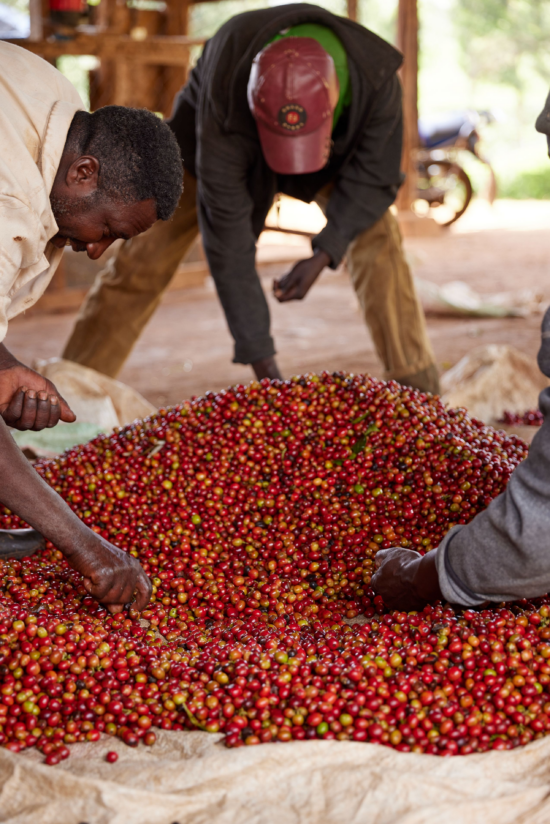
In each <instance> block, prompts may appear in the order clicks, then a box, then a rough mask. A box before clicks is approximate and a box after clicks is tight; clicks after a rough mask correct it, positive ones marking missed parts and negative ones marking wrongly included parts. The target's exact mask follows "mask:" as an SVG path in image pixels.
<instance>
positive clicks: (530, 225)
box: [6, 201, 550, 406]
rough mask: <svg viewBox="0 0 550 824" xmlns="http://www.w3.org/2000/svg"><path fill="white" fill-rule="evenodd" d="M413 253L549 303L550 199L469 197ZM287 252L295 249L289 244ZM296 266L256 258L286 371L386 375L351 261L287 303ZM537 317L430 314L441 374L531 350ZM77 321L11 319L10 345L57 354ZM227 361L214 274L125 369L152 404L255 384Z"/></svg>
mask: <svg viewBox="0 0 550 824" xmlns="http://www.w3.org/2000/svg"><path fill="white" fill-rule="evenodd" d="M279 237H280V236H279ZM289 242H290V240H289ZM294 242H295V243H296V244H297V245H296V247H295V248H296V259H299V258H300V257H304V256H307V246H306V245H305V243H304V242H300V240H296V239H295V240H294ZM266 244H267V245H269V243H268V241H265V240H264V241H263V246H264V247H266ZM269 251H270V250H269V249H266V248H264V251H263V259H264V260H265V259H269V258H270V256H271V257H272V255H270V254H269ZM406 251H407V255H408V257H409V259H410V262H411V265H412V266H413V270H414V273H415V275H416V276H417V277H419V278H422V279H424V280H428V281H432V282H434V283H437V284H443V283H447V282H449V281H454V280H461V281H464V282H465V283H467V284H469V285H470V286H471V287H472V288H474V289H476V290H477V291H478V292H482V293H491V292H497V291H506V292H512V291H518V290H523V289H533V290H535V291H536V292H537V293H539V294H540V295H541V296H542V298H543V301H542V305H543V306H546V305H547V304H548V303H550V201H521V202H520V201H497V203H496V204H495V206H493V207H492V208H491V207H489V206H488V205H487V204H486V203H484V202H483V201H478V202H474V204H473V205H472V207H471V208H470V210H469V211H468V212H467V213H466V214H465V215H464V217H463V218H462V220H461V221H459V223H458V224H457V225H456V226H454V227H452V228H451V229H450V230H446V231H443V232H442V234H441V235H440V236H438V237H431V238H409V239H407V240H406ZM286 256H287V257H292V253H290V255H289V254H288V249H287V250H286ZM289 266H290V264H289V263H284V264H281V263H264V264H263V265H262V267H261V277H262V282H263V285H264V288H265V291H266V295H267V298H268V302H269V306H270V310H271V313H272V331H273V335H274V337H275V341H276V345H277V351H278V361H279V364H280V367H281V369H282V372H283V374H284V375H285V376H287V377H288V376H291V375H295V374H299V373H303V372H308V371H322V370H324V369H326V370H330V371H332V370H347V371H350V372H369V373H371V374H372V375H374V376H377V377H380V376H381V373H382V370H381V366H380V364H379V362H378V359H377V357H376V353H375V351H374V348H373V345H372V342H371V340H370V336H369V334H368V331H367V330H366V328H365V325H364V323H363V320H362V317H361V314H360V311H359V308H358V305H357V301H356V298H355V294H354V292H353V289H352V287H351V284H350V281H349V277H348V275H347V273H346V271H345V269H342V271H339V272H336V273H335V272H331V271H329V270H327V271H325V272H324V273H323V274H322V276H321V278H320V279H319V281H318V283H317V284H316V285H315V286H314V288H313V289H312V290H311V292H310V294H309V295H308V296H307V298H306V300H304V301H303V302H301V303H296V304H290V305H289V304H287V305H282V306H281V305H279V304H278V303H277V302H276V301H275V300H274V299H273V297H272V296H271V294H270V288H271V281H272V279H273V277H278V276H280V275H281V274H284V273H285V272H286V271H287V270H288V268H289ZM540 319H541V315H540V314H533V315H530V316H529V317H527V318H505V319H494V318H483V319H474V318H462V317H449V316H444V315H441V314H429V315H428V318H427V320H428V329H429V333H430V337H431V340H432V343H433V346H434V350H435V353H436V360H437V364H438V366H439V368H440V370H441V371H444V370H445V369H448V368H449V367H450V366H452V365H453V364H454V363H456V362H457V361H458V360H459V359H460V358H461V357H463V355H465V354H466V353H467V352H469V351H470V350H471V349H473V348H474V347H476V346H479V345H484V344H488V343H509V344H512V345H513V346H515V347H517V348H518V349H520V350H522V351H523V352H525V353H526V354H528V355H529V356H532V357H534V356H535V355H536V352H537V349H538V345H539V328H540ZM73 320H74V314H72V313H71V314H50V315H33V316H29V317H24V316H23V317H19V318H16V319H15V320H13V321H12V322H11V323H10V329H9V333H8V337H7V340H6V344H7V346H8V348H9V349H10V350H11V351H12V352H13V353H14V354H15V355H16V356H17V357H19V358H20V359H21V360H22V361H23V362H26V363H32V361H33V360H34V359H35V358H37V357H39V358H49V357H55V356H58V355H60V353H61V350H62V347H63V344H64V342H65V340H66V339H67V337H68V335H69V332H70V330H71V327H72V323H73ZM231 358H232V340H231V337H230V335H229V332H228V331H227V327H226V324H225V319H224V317H223V314H222V311H221V308H220V306H219V303H218V301H217V298H216V295H215V292H214V288H213V285H212V282H211V280H210V279H209V280H208V282H207V283H206V284H205V286H203V287H200V288H192V289H185V290H179V291H171V292H170V293H169V294H167V295H166V296H165V298H164V299H163V302H162V304H161V306H160V308H159V309H158V311H157V313H156V314H155V316H154V317H153V319H152V320H151V322H150V324H149V325H148V327H147V328H146V330H145V331H144V333H143V335H142V337H141V339H140V340H139V342H138V344H137V345H136V347H135V349H134V351H133V352H132V354H131V356H130V358H129V359H128V361H127V363H126V364H125V366H124V368H123V370H122V372H121V373H120V375H119V378H120V379H121V380H122V381H124V382H125V383H127V384H129V385H131V386H133V387H135V388H136V389H137V390H138V391H140V392H141V393H142V394H143V395H144V396H145V397H146V398H148V399H149V400H150V401H151V402H152V403H154V404H155V405H157V406H160V405H166V404H174V403H178V402H179V401H181V400H182V399H184V398H188V397H190V396H192V395H200V394H202V393H203V392H205V391H206V390H209V389H210V390H219V389H221V388H223V387H225V386H228V385H229V384H232V383H242V382H248V380H250V378H251V372H250V369H249V368H248V367H246V366H241V365H238V364H233V363H231Z"/></svg>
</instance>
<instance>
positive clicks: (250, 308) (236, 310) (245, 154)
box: [197, 118, 275, 363]
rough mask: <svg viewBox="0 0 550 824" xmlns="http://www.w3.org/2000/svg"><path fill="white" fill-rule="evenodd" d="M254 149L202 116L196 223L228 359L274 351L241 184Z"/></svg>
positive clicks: (245, 359)
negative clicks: (226, 333) (229, 349)
mask: <svg viewBox="0 0 550 824" xmlns="http://www.w3.org/2000/svg"><path fill="white" fill-rule="evenodd" d="M255 151H256V147H255V146H254V145H253V143H252V142H251V141H248V140H247V139H246V137H244V136H242V135H221V134H220V131H219V126H218V124H217V123H216V122H215V120H214V119H213V118H209V119H208V121H207V122H205V120H204V118H203V119H202V129H201V134H200V135H199V136H198V140H197V184H198V199H197V200H198V211H199V227H200V230H201V234H202V240H203V245H204V251H205V254H206V257H207V260H208V264H209V266H210V271H211V273H212V277H213V278H214V282H215V284H216V289H217V292H218V296H219V299H220V301H221V304H222V306H223V309H224V312H225V316H226V319H227V323H228V326H229V330H230V332H231V334H232V336H233V339H234V341H235V356H234V363H255V362H256V361H259V360H262V359H263V358H267V357H271V356H272V355H274V354H275V347H274V343H273V339H272V337H271V334H270V317H269V308H268V305H267V301H266V298H265V295H264V292H263V289H262V286H261V283H260V279H259V277H258V274H257V272H256V265H255V258H256V236H255V234H254V230H253V220H252V218H253V211H254V203H253V201H252V198H251V196H250V193H249V191H248V186H247V175H248V170H249V168H250V166H251V165H252V163H253V162H254V152H255Z"/></svg>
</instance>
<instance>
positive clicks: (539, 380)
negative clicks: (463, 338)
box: [441, 344, 548, 426]
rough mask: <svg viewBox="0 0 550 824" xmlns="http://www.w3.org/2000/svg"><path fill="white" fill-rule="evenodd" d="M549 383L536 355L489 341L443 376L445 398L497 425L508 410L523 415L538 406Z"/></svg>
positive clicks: (453, 404)
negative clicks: (539, 397) (530, 355)
mask: <svg viewBox="0 0 550 824" xmlns="http://www.w3.org/2000/svg"><path fill="white" fill-rule="evenodd" d="M547 386H548V378H546V377H545V376H544V375H543V374H542V373H541V372H540V370H539V368H538V365H537V362H536V360H535V358H529V357H527V355H524V354H523V352H520V351H518V350H517V349H514V347H513V346H504V345H498V344H490V345H489V346H480V347H478V348H476V349H473V350H472V351H471V352H470V353H469V354H468V355H466V356H465V357H464V358H462V360H460V361H459V362H458V363H457V364H455V366H453V367H452V369H449V371H448V372H445V374H444V375H442V377H441V390H442V392H443V400H444V401H445V402H446V403H447V404H448V405H449V406H451V407H458V406H463V407H466V409H467V410H468V412H469V413H470V415H472V417H474V418H479V419H480V420H482V421H484V422H485V423H488V424H491V425H493V426H494V425H497V426H498V424H497V422H498V421H499V420H500V419H501V418H502V416H503V414H504V412H505V411H508V412H516V413H517V414H523V413H524V412H526V411H527V410H528V409H536V408H537V407H538V396H539V393H540V392H541V391H542V390H543V389H545V388H546V387H547Z"/></svg>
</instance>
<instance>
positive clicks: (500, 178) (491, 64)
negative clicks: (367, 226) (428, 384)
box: [0, 0, 550, 406]
mask: <svg viewBox="0 0 550 824" xmlns="http://www.w3.org/2000/svg"><path fill="white" fill-rule="evenodd" d="M317 2H318V4H319V5H321V6H324V7H325V8H327V9H329V10H330V11H332V12H335V13H336V14H341V15H348V16H350V17H352V18H354V19H357V20H358V21H359V22H361V23H363V24H364V25H365V26H367V27H368V28H370V29H371V30H373V31H374V32H376V33H377V34H379V35H381V36H382V37H384V38H385V39H387V40H388V41H390V42H392V43H394V44H396V45H398V46H399V47H400V48H401V49H402V50H404V52H405V64H404V70H403V74H402V80H403V85H404V91H405V94H404V109H405V120H406V123H407V124H408V126H407V129H406V133H407V134H406V138H407V139H406V141H405V142H406V145H405V150H404V154H403V165H404V168H405V169H406V171H407V173H408V177H407V181H408V182H407V183H406V184H405V186H404V187H403V188H402V190H401V193H400V195H399V200H398V203H397V207H398V209H397V210H396V213H397V214H398V219H399V221H400V225H401V228H402V232H403V234H404V236H405V250H406V254H407V256H408V259H409V262H410V264H411V266H412V269H413V272H414V275H415V278H416V283H417V288H418V290H419V292H420V294H421V298H422V302H423V304H424V308H425V311H426V316H427V322H428V330H429V334H430V337H431V340H432V343H433V346H434V350H435V354H436V359H437V364H438V367H439V369H440V372H441V373H443V372H445V371H446V370H448V369H449V368H450V367H451V366H453V365H454V364H456V363H457V361H459V360H460V359H461V358H462V357H463V356H466V355H468V354H469V353H470V352H472V351H473V350H474V349H476V347H477V348H479V347H480V346H488V345H493V344H497V345H509V344H512V345H513V346H514V347H515V348H516V349H518V350H520V351H521V352H523V353H524V354H525V355H526V356H527V357H528V358H530V359H531V361H533V362H534V358H535V355H536V351H537V349H538V346H539V342H540V332H539V329H540V312H541V310H542V308H543V307H544V306H546V305H547V304H548V303H549V302H550V278H549V274H550V232H549V230H550V161H549V159H548V154H547V145H546V140H545V137H544V136H543V135H540V134H538V133H537V132H536V131H535V128H534V123H535V120H536V117H537V115H538V113H539V112H540V110H541V108H542V105H543V103H544V100H545V98H546V96H547V94H548V89H549V88H550V56H549V53H548V48H547V44H548V41H549V39H550V0H418V2H417V0H317ZM274 4H275V2H274V0H204V1H203V2H195V3H192V2H189V0H90V2H88V3H86V2H84V0H2V2H0V38H4V39H10V40H11V41H12V42H14V43H18V42H19V43H20V44H22V45H24V46H25V48H28V49H30V50H31V51H34V52H35V53H37V54H39V55H40V56H41V57H43V58H44V59H46V60H48V61H50V62H52V63H53V64H54V65H56V66H57V67H58V68H59V69H60V71H62V72H63V73H64V74H65V75H66V76H67V77H68V78H69V79H70V80H71V82H72V83H73V84H74V85H75V86H76V87H77V89H78V91H79V92H80V94H81V96H82V98H83V100H84V101H85V103H86V105H89V106H90V107H91V109H95V108H98V107H99V106H103V105H107V104H112V103H117V104H121V105H131V106H139V107H147V108H149V109H151V110H152V111H155V112H157V113H158V114H159V116H164V117H166V116H169V114H170V112H171V109H172V102H173V99H174V96H175V95H176V94H177V92H178V90H179V89H180V88H181V86H182V85H183V84H184V83H185V80H186V77H187V74H188V71H189V68H190V67H192V66H193V64H194V63H195V62H196V60H197V59H198V56H199V55H200V52H201V49H202V45H203V44H204V42H205V40H206V39H207V38H208V37H210V36H212V35H213V34H214V33H215V32H216V30H217V29H218V28H219V27H220V26H221V25H222V24H223V23H225V22H226V21H227V20H228V19H229V18H230V17H232V16H234V15H235V14H238V13H240V12H243V11H247V10H252V9H255V8H264V7H267V6H269V5H274ZM398 32H399V34H398ZM417 64H418V65H417ZM417 68H418V72H417ZM417 107H418V118H419V120H418V122H419V129H418V131H419V135H417V134H416V132H415V130H414V129H413V128H412V127H411V124H412V123H414V124H416V112H417ZM484 160H488V161H490V163H489V164H487V163H486V162H480V161H484ZM495 181H496V188H495V185H494V184H495ZM495 196H496V197H495ZM392 208H393V207H392ZM323 223H324V217H323V215H322V214H321V212H320V210H319V209H318V207H316V206H315V205H306V204H303V203H300V202H298V201H292V200H290V199H288V198H286V199H282V201H280V202H279V203H277V204H276V205H275V206H274V208H273V209H272V212H271V213H270V215H269V218H268V221H267V227H266V231H264V232H263V233H262V235H261V237H260V240H259V244H258V253H257V266H258V272H259V275H260V278H261V281H262V284H263V286H264V290H265V293H266V298H267V300H268V303H269V307H270V311H271V316H272V329H273V334H274V337H275V339H276V343H277V350H278V358H279V363H280V365H281V368H282V371H283V374H284V375H285V376H289V375H292V374H300V373H304V372H306V371H322V370H324V369H328V370H334V369H341V370H347V371H352V372H369V373H370V374H372V375H374V376H380V375H381V367H380V363H379V361H378V358H377V356H376V352H375V351H374V347H373V344H372V341H371V340H370V337H369V334H368V332H367V330H366V329H365V325H364V322H363V319H362V317H361V314H360V311H359V308H358V305H357V300H356V298H355V294H354V292H353V289H352V286H351V283H350V281H349V276H348V273H347V270H346V266H345V262H344V263H343V264H342V266H341V267H339V269H338V270H337V271H335V272H334V271H331V270H326V271H325V272H324V273H323V276H322V277H321V278H320V279H319V282H318V283H317V284H316V285H315V287H314V288H313V289H312V290H311V293H310V294H309V295H308V297H307V299H306V300H305V301H303V302H298V303H293V304H286V305H280V304H278V303H277V302H276V301H275V299H274V298H273V295H272V281H273V278H278V277H280V276H281V275H283V274H285V272H287V271H288V270H289V268H290V267H291V266H292V264H293V263H294V262H296V261H297V260H300V259H302V258H304V257H308V256H309V255H310V254H311V246H310V242H309V237H310V236H311V235H313V234H315V233H316V232H317V231H319V230H320V228H321V227H322V226H323ZM446 224H450V225H446ZM281 229H282V230H284V231H282V232H281V231H280V230H281ZM113 251H116V249H113ZM105 257H106V256H104V258H105ZM104 258H102V260H101V261H99V262H95V263H94V262H92V261H89V259H88V258H87V257H86V256H85V255H83V254H75V253H72V252H71V250H70V249H67V250H66V254H65V255H64V259H63V265H62V266H60V268H59V270H58V271H57V272H56V275H55V277H54V279H53V281H52V283H51V285H50V286H49V288H48V290H47V291H46V293H45V295H44V296H43V297H42V299H41V301H40V302H39V304H38V305H37V306H36V307H33V308H32V310H30V311H29V312H27V313H26V315H24V316H21V317H19V318H17V319H15V321H14V322H12V323H11V324H10V331H9V336H8V346H9V348H10V349H11V350H12V351H13V352H14V353H15V354H16V355H17V356H18V357H20V358H21V359H22V360H23V361H24V362H27V363H31V362H32V361H33V360H35V359H36V358H52V357H56V356H59V355H60V354H61V352H62V350H63V345H64V343H65V341H66V339H67V337H68V336H69V334H70V331H71V328H72V325H73V323H74V319H75V316H76V312H77V311H78V308H79V306H80V304H81V302H82V300H83V298H84V296H85V294H86V291H87V290H88V289H89V287H90V285H91V283H92V282H93V280H94V278H95V276H96V275H97V273H98V271H99V269H100V268H101V266H102V265H104V263H105V260H104ZM231 357H232V341H231V339H230V336H229V333H228V331H227V328H226V325H225V320H224V318H223V314H222V312H221V308H220V306H219V303H218V301H217V298H216V294H215V290H214V286H213V283H212V279H211V278H210V276H209V272H208V267H207V264H206V261H205V259H204V254H203V252H202V248H201V244H200V240H199V241H198V242H197V243H196V244H195V246H194V248H193V249H192V250H191V252H190V253H189V254H188V255H187V257H186V259H185V260H183V261H182V263H181V265H180V267H179V269H178V271H177V273H176V275H175V277H174V279H173V281H172V283H171V284H170V286H169V289H168V291H167V293H166V295H165V296H164V298H163V300H162V302H161V305H160V307H159V309H158V310H157V312H156V313H155V315H154V317H153V318H152V320H151V321H150V323H149V325H148V326H147V328H146V329H145V331H144V333H143V335H142V336H141V338H140V340H139V342H138V343H137V345H136V347H135V349H134V351H133V352H132V354H131V356H130V357H129V359H128V361H127V363H126V364H125V366H124V368H123V370H122V372H121V374H120V379H121V380H122V381H124V382H125V383H127V384H128V385H130V386H132V387H134V388H135V389H138V390H139V391H140V392H141V393H142V394H143V395H144V396H145V397H146V398H147V399H148V400H149V401H150V402H151V403H153V404H154V405H155V406H159V405H163V404H168V403H170V404H171V403H178V402H179V401H181V400H182V399H183V398H185V397H189V396H190V395H193V394H200V393H202V392H204V391H206V390H207V389H212V390H218V389H221V388H223V387H224V386H227V385H228V384H230V383H232V382H245V381H248V380H250V379H251V377H252V373H251V370H250V368H249V367H246V366H242V365H239V364H233V363H231Z"/></svg>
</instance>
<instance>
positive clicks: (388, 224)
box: [63, 175, 437, 391]
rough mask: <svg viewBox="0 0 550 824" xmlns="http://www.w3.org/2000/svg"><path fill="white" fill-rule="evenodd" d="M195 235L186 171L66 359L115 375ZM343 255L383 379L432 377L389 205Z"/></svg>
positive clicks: (80, 328)
mask: <svg viewBox="0 0 550 824" xmlns="http://www.w3.org/2000/svg"><path fill="white" fill-rule="evenodd" d="M319 202H320V205H321V206H322V205H324V204H323V203H322V199H321V198H319ZM198 232H199V228H198V222H197V209H196V181H195V180H194V179H193V178H192V177H190V176H189V175H186V182H185V191H184V193H183V195H182V198H181V201H180V204H179V207H178V209H177V210H176V213H175V215H174V217H173V218H172V220H170V221H158V222H157V223H155V224H154V226H152V227H151V229H149V231H147V232H145V233H144V234H142V235H138V237H135V238H132V239H131V240H128V241H125V243H124V244H123V245H122V246H121V248H120V250H119V252H118V254H117V255H116V256H113V257H112V258H111V259H110V260H109V261H108V263H107V265H106V266H105V268H104V269H103V270H102V271H101V272H100V274H99V275H98V277H97V279H96V281H95V283H94V285H93V286H92V288H91V289H90V292H89V293H88V295H87V297H86V299H85V301H84V303H83V305H82V307H81V309H80V312H79V315H78V317H77V320H76V323H75V326H74V329H73V331H72V334H71V337H70V339H69V341H68V342H67V345H66V346H65V351H64V352H63V357H64V358H66V359H67V360H72V361H75V362H76V363H81V364H83V365H84V366H89V367H91V368H92V369H96V370H97V371H98V372H103V373H104V374H106V375H110V376H112V377H115V376H116V375H117V374H118V372H119V371H120V369H121V368H122V365H123V364H124V361H125V360H126V358H127V357H128V355H129V354H130V352H131V350H132V347H133V346H134V344H135V342H136V340H137V339H138V337H139V335H140V334H141V331H142V330H143V328H144V326H145V325H146V324H147V322H148V321H149V319H150V318H151V316H152V314H153V312H154V311H155V309H156V308H157V306H158V304H159V301H160V299H161V297H162V294H163V292H164V290H165V289H166V288H167V286H168V284H169V283H170V280H171V279H172V277H173V275H174V273H175V271H176V269H177V267H178V265H179V263H180V261H181V259H182V258H183V257H184V255H185V254H186V252H187V251H188V249H189V247H190V246H191V244H192V243H193V241H194V240H195V238H196V236H197V234H198ZM347 260H348V268H349V271H350V274H351V279H352V282H353V285H354V288H355V291H356V293H357V297H358V299H359V303H360V305H361V308H362V310H363V314H364V317H365V322H366V324H367V326H368V328H369V330H370V333H371V335H372V338H373V341H374V345H375V347H376V351H377V353H378V356H379V357H380V360H381V361H382V363H383V365H384V370H385V377H386V378H387V379H390V378H395V379H396V380H400V379H403V378H406V377H412V376H415V375H416V374H417V373H422V372H423V370H430V369H431V370H432V372H434V373H435V375H437V373H436V372H435V367H434V366H433V364H434V356H433V352H432V349H431V346H430V342H429V340H428V337H427V334H426V327H425V321H424V315H423V312H422V307H421V306H420V303H419V301H418V297H417V295H416V292H415V288H414V283H413V280H412V277H411V273H410V270H409V267H408V265H407V262H406V260H405V257H404V255H403V249H402V245H401V235H400V232H399V227H398V225H397V221H396V220H395V218H394V216H393V215H392V214H391V212H390V211H389V210H388V211H387V212H386V213H385V214H384V215H383V216H382V217H381V218H380V220H379V221H377V223H375V224H374V226H372V227H371V228H370V229H367V230H366V231H365V232H363V233H362V234H361V235H359V236H358V237H357V238H356V239H355V240H354V241H353V242H352V243H351V244H350V246H349V249H348V253H347ZM435 380H436V382H437V377H436V378H435ZM412 383H413V384H415V381H414V380H413V381H412ZM422 383H425V381H422ZM415 385H416V384H415ZM421 388H423V389H425V388H428V389H430V391H437V387H434V388H432V387H430V386H427V387H426V386H422V387H421Z"/></svg>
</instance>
